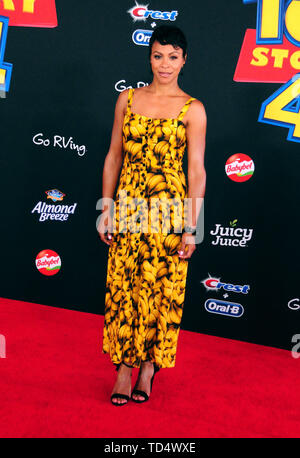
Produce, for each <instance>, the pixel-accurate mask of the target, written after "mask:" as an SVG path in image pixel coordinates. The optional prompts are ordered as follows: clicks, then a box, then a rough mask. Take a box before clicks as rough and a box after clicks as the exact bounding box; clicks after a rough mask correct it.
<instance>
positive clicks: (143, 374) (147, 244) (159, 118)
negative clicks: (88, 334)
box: [98, 25, 206, 406]
mask: <svg viewBox="0 0 300 458" xmlns="http://www.w3.org/2000/svg"><path fill="white" fill-rule="evenodd" d="M186 48H187V44H186V39H185V36H184V34H183V33H182V31H181V30H180V29H178V28H177V27H174V26H165V25H164V26H160V27H158V28H156V29H155V30H154V32H153V34H152V36H151V39H150V43H149V59H150V65H151V70H152V74H153V80H152V82H151V84H149V85H148V86H145V87H142V88H138V89H129V90H125V91H123V92H122V93H121V94H120V95H119V98H118V100H117V103H116V107H115V118H114V124H113V130H112V137H111V144H110V148H109V152H108V154H107V156H106V159H105V163H104V171H103V199H104V200H105V199H106V202H107V204H106V205H105V206H104V208H103V210H104V212H103V213H102V215H101V219H100V225H99V228H98V231H99V234H100V237H101V239H102V240H103V242H105V243H106V244H108V245H109V256H108V266H107V282H106V295H105V315H104V317H105V318H104V333H103V349H102V352H103V353H108V354H109V355H110V358H111V361H112V362H113V363H114V364H115V365H116V367H117V370H118V374H117V379H116V382H115V385H114V387H113V391H112V394H111V402H112V403H113V404H114V405H117V406H121V405H124V404H126V403H127V402H128V401H129V399H130V396H131V399H132V400H133V401H135V402H145V401H147V400H148V399H149V395H150V392H151V390H152V383H153V379H154V375H155V373H156V372H157V371H158V370H159V369H160V368H167V367H174V366H175V357H176V347H177V340H178V334H179V328H180V322H181V317H182V311H183V302H184V295H185V284H186V274H187V266H188V259H190V257H191V255H192V253H193V252H194V250H195V248H196V247H195V239H194V235H193V231H194V230H195V227H196V223H197V218H198V215H199V211H200V208H198V209H196V210H195V201H196V200H197V199H202V198H203V197H204V192H205V182H206V173H205V169H204V149H205V135H206V113H205V109H204V106H203V104H202V102H200V101H199V100H197V99H195V98H193V97H190V96H189V95H188V94H187V93H185V92H184V91H183V90H182V89H180V87H179V85H178V76H179V74H180V72H181V71H182V68H183V67H184V64H185V62H186V56H187V51H186ZM186 146H187V147H188V185H189V186H188V191H187V185H186V179H185V175H184V172H183V170H182V159H183V154H184V151H185V149H186ZM120 170H121V174H120V179H119V184H118V188H117V194H116V202H115V208H114V204H113V203H112V202H113V201H112V198H113V196H114V191H115V188H116V184H117V182H118V177H119V172H120ZM122 192H123V193H125V195H126V196H128V195H129V197H130V198H133V199H135V202H137V206H138V208H139V212H138V218H137V219H136V220H135V221H133V217H135V216H136V214H134V212H132V210H129V211H128V206H127V207H126V208H127V210H126V211H125V216H124V212H123V213H122V211H121V209H122V208H123V207H122V205H121V204H122V203H123V201H122V200H121V197H120V195H121V193H122ZM123 195H124V194H123ZM186 197H189V198H190V199H191V200H192V201H193V206H192V212H190V210H189V213H188V218H189V219H188V221H187V223H188V224H187V225H185V227H184V232H183V233H182V231H181V233H180V234H178V232H177V231H175V218H177V219H176V221H177V223H178V218H179V221H180V222H182V219H180V218H182V216H179V217H177V216H175V215H177V213H176V211H175V210H174V208H175V207H173V213H172V212H171V227H169V229H168V230H165V227H166V226H163V229H162V230H160V231H157V230H152V229H153V226H152V223H155V222H156V223H157V224H158V225H159V224H163V225H164V224H165V222H166V218H165V217H164V216H162V215H161V213H159V217H158V219H157V217H156V220H155V218H154V217H153V216H150V218H149V219H148V216H149V214H148V213H147V211H146V207H148V209H149V207H150V206H151V205H150V201H151V202H153V198H156V199H160V198H166V201H168V200H170V199H175V201H176V199H177V202H178V199H179V202H180V203H181V204H182V203H183V201H184V198H186ZM151 199H152V200H151ZM127 202H128V200H127ZM172 202H174V201H172ZM145 204H146V205H145ZM175 205H176V204H175ZM141 207H142V208H141ZM112 208H114V210H115V213H114V216H113V217H112V212H111V210H112ZM129 208H130V209H131V207H130V206H129ZM149 212H150V213H151V209H149ZM183 212H184V210H183ZM152 215H153V214H152ZM181 215H182V213H181ZM172 217H173V218H172ZM151 218H152V219H151ZM135 223H138V224H140V226H138V225H134V224H135ZM149 224H151V227H150V226H149ZM137 226H138V227H139V229H138V231H136V227H137ZM141 228H143V229H142V230H141ZM181 228H182V226H181ZM134 367H137V368H139V369H140V370H139V374H138V378H137V381H136V384H135V388H134V390H133V391H132V393H131V374H132V368H134Z"/></svg>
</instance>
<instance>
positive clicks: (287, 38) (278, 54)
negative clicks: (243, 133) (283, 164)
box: [233, 0, 300, 142]
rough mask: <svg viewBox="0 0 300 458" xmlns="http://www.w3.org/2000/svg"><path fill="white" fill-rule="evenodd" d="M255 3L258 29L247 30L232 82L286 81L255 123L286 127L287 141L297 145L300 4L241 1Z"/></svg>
mask: <svg viewBox="0 0 300 458" xmlns="http://www.w3.org/2000/svg"><path fill="white" fill-rule="evenodd" d="M255 2H256V3H257V20H256V24H257V27H256V29H247V30H246V33H245V37H244V41H243V44H242V49H241V52H240V56H239V59H238V63H237V66H236V70H235V74H234V77H233V79H234V81H241V82H261V83H277V82H285V84H284V85H283V86H281V87H280V88H279V89H278V90H277V91H276V92H274V94H272V95H271V96H270V97H268V99H266V100H265V101H264V102H263V103H262V106H261V109H260V113H259V116H258V121H259V122H263V123H268V124H273V125H276V126H281V127H286V128H288V129H289V132H288V135H287V140H289V141H295V142H300V117H299V112H300V102H299V97H300V80H299V79H300V73H297V71H298V72H299V70H300V27H299V24H300V1H299V0H244V3H245V4H248V3H255ZM289 78H291V79H290V80H289V81H287V80H288V79H289Z"/></svg>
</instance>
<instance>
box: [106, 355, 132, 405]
mask: <svg viewBox="0 0 300 458" xmlns="http://www.w3.org/2000/svg"><path fill="white" fill-rule="evenodd" d="M121 364H124V365H125V366H127V367H131V368H133V366H129V364H126V363H124V362H123V361H122V363H119V364H115V366H116V371H118V370H119V369H120V367H121ZM114 398H121V399H126V401H127V402H120V403H119V402H114V401H113V399H114ZM129 399H130V396H128V395H127V394H122V393H113V394H112V395H111V397H110V400H111V402H112V404H113V405H114V406H125V405H126V404H127V403H128V401H129Z"/></svg>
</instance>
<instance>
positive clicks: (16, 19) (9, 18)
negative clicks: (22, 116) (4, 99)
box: [0, 0, 57, 94]
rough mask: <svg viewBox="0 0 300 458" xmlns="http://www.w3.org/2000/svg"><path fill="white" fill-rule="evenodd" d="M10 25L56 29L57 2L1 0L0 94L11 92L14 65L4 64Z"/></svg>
mask: <svg viewBox="0 0 300 458" xmlns="http://www.w3.org/2000/svg"><path fill="white" fill-rule="evenodd" d="M8 25H14V26H23V27H56V26H57V16H56V7H55V0H0V92H1V93H4V94H5V93H6V92H8V91H9V86H10V80H11V74H12V67H13V66H12V64H11V63H9V62H4V53H5V45H6V39H7V32H8Z"/></svg>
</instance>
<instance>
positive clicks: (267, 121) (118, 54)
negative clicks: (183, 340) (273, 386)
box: [0, 0, 300, 351]
mask: <svg viewBox="0 0 300 458" xmlns="http://www.w3.org/2000/svg"><path fill="white" fill-rule="evenodd" d="M161 24H174V25H176V26H178V27H180V28H182V30H183V31H184V32H185V34H186V36H187V40H188V58H187V63H186V65H185V70H184V75H183V76H180V79H179V84H180V86H181V87H182V89H183V90H184V91H186V92H187V93H188V94H190V95H191V96H193V97H196V98H198V99H199V100H201V101H202V102H203V104H204V106H205V108H206V113H207V136H206V156H205V166H206V171H207V189H206V196H205V211H204V229H205V230H204V239H203V241H202V243H200V244H198V245H197V248H196V251H195V252H194V254H193V255H192V258H191V260H190V261H189V268H188V278H187V285H186V295H185V304H184V314H183V321H182V329H186V330H191V331H195V332H201V333H205V334H211V335H215V336H220V337H227V338H231V339H237V340H242V341H247V342H252V343H257V344H261V345H267V346H273V347H278V348H285V349H292V346H293V345H296V344H297V342H298V341H300V292H299V268H298V264H299V259H300V252H299V241H298V233H299V191H298V188H299V178H298V176H299V171H300V97H299V96H300V1H297V0H294V1H290V0H289V1H285V0H257V1H246V0H244V1H242V0H232V1H231V2H224V1H222V0H215V1H213V2H204V1H202V2H199V1H196V0H190V1H188V2H182V1H179V0H159V1H157V0H149V1H148V2H147V4H146V2H142V1H141V3H140V2H138V1H137V0H136V1H135V0H116V1H114V2H111V1H108V0H101V1H96V0H85V1H81V0H72V1H71V0H59V1H58V0H57V1H54V0H2V1H1V2H0V59H1V62H0V110H1V136H0V150H1V186H2V192H1V196H2V202H1V210H2V212H1V213H2V217H1V221H2V250H1V254H2V263H1V264H2V274H1V291H0V294H1V296H2V297H5V298H11V299H18V300H24V301H29V302H34V303H40V304H45V305H50V306H55V307H63V308H67V309H72V310H79V311H83V312H88V313H95V314H103V313H104V298H105V282H106V269H107V254H108V246H107V245H105V244H104V243H103V242H102V241H101V240H100V237H99V235H98V232H97V230H96V222H97V218H98V217H99V215H100V210H99V209H98V208H99V205H98V204H99V199H100V198H101V197H102V172H103V165H104V160H105V156H106V154H107V152H108V148H109V144H110V135H111V129H112V123H113V115H114V107H115V103H116V100H117V97H118V95H119V93H120V92H121V91H123V90H124V89H126V88H129V87H142V86H145V85H147V84H149V83H150V82H151V73H150V66H149V61H148V49H149V48H148V43H149V39H150V37H151V34H152V32H153V30H155V27H157V26H159V25H161ZM184 171H185V173H186V174H187V154H186V156H185V163H184ZM0 326H1V324H0ZM0 332H1V328H0ZM100 332H101V330H100V329H99V339H100ZM220 351H222V350H221V349H220Z"/></svg>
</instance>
